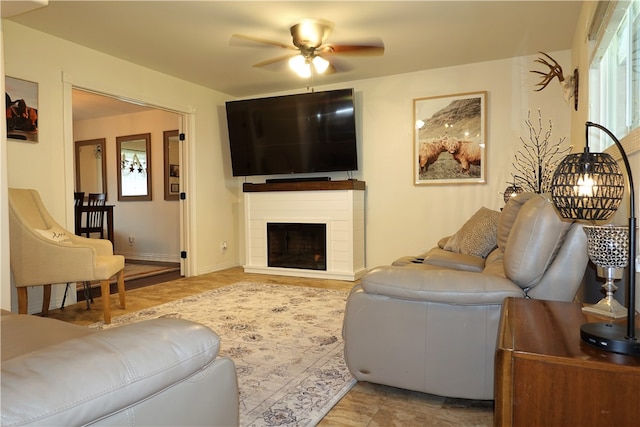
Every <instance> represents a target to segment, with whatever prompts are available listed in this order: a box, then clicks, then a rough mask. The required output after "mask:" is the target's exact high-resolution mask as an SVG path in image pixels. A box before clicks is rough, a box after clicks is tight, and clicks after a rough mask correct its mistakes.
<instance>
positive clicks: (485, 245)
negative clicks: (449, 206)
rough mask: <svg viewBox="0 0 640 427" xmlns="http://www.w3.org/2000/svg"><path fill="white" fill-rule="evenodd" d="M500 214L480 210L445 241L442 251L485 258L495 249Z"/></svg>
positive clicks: (485, 209) (488, 210)
mask: <svg viewBox="0 0 640 427" xmlns="http://www.w3.org/2000/svg"><path fill="white" fill-rule="evenodd" d="M499 217H500V212H498V211H494V210H491V209H487V208H485V207H482V208H480V209H479V210H478V211H477V212H476V213H475V214H473V216H472V217H471V218H469V219H468V220H467V222H465V223H464V225H463V226H462V227H461V228H460V229H459V230H458V231H457V232H456V234H454V235H453V236H451V238H450V239H449V240H448V241H447V244H446V245H445V246H444V249H445V250H447V251H451V252H459V253H462V254H467V255H474V256H478V257H481V258H485V257H486V256H487V255H488V254H489V252H491V250H492V249H493V248H495V247H496V233H497V228H498V219H499Z"/></svg>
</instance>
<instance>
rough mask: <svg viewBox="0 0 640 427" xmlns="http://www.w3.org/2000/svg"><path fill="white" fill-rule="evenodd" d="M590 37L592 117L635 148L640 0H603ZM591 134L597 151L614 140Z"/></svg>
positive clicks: (639, 131)
mask: <svg viewBox="0 0 640 427" xmlns="http://www.w3.org/2000/svg"><path fill="white" fill-rule="evenodd" d="M589 38H590V40H591V42H592V48H593V53H592V58H591V66H590V70H589V73H590V74H589V104H590V105H589V117H590V120H591V121H593V122H596V123H598V124H601V125H603V126H605V127H606V128H608V129H609V130H610V131H611V132H613V133H614V135H616V136H617V137H618V139H620V140H621V141H622V142H623V145H624V146H625V151H633V150H635V149H637V147H638V143H639V141H640V0H632V1H618V2H601V3H600V5H599V6H598V8H597V9H596V12H595V15H594V22H593V23H592V27H591V31H590V34H589ZM590 136H591V138H592V139H590V141H592V142H591V144H592V149H593V151H596V150H598V151H603V150H605V149H606V148H608V147H609V146H611V145H612V144H613V141H611V139H610V138H608V137H607V136H606V135H604V134H602V133H593V134H591V135H590ZM598 144H599V146H598ZM627 147H630V150H627ZM612 154H613V153H612Z"/></svg>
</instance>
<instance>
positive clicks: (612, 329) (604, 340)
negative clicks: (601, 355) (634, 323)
mask: <svg viewBox="0 0 640 427" xmlns="http://www.w3.org/2000/svg"><path fill="white" fill-rule="evenodd" d="M639 332H640V331H639V330H638V329H636V332H635V338H632V339H629V338H627V328H626V326H625V325H620V324H615V325H614V324H611V323H585V324H584V325H582V326H581V327H580V338H582V341H584V342H586V343H587V344H589V345H592V346H594V347H597V348H599V349H601V350H605V351H612V352H614V353H620V354H627V355H629V356H640V341H639V340H638V338H637V337H638V333H639Z"/></svg>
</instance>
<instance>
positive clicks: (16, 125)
mask: <svg viewBox="0 0 640 427" xmlns="http://www.w3.org/2000/svg"><path fill="white" fill-rule="evenodd" d="M4 96H5V106H6V114H7V138H10V139H15V140H20V141H25V142H38V83H34V82H29V81H27V80H22V79H17V78H15V77H9V76H7V77H5V93H4Z"/></svg>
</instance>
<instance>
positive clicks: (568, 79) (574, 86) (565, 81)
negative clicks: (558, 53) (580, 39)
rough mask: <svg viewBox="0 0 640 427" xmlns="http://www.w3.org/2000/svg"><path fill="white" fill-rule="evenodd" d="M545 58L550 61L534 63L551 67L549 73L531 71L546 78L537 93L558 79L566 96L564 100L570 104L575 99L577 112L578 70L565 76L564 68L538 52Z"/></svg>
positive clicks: (538, 84)
mask: <svg viewBox="0 0 640 427" xmlns="http://www.w3.org/2000/svg"><path fill="white" fill-rule="evenodd" d="M538 53H540V54H542V55H544V56H546V57H547V58H548V59H549V60H547V59H545V58H542V57H540V58H538V59H535V60H534V61H533V62H538V63H540V64H543V65H546V66H547V67H549V71H548V72H543V71H537V70H531V72H532V73H535V74H540V75H541V76H544V77H543V78H542V81H540V83H537V84H536V86H540V87H539V88H538V89H536V92H540V91H541V90H542V89H544V88H545V87H547V85H548V84H549V83H550V82H551V81H552V80H553V79H554V78H555V77H557V78H558V82H559V83H560V87H561V88H562V93H563V94H564V100H565V101H566V102H567V103H569V102H570V101H571V98H573V106H574V108H575V110H576V111H577V110H578V69H577V68H576V69H575V70H573V75H570V76H565V75H564V74H563V73H562V67H561V66H560V64H558V61H556V60H555V59H553V58H552V57H550V56H549V55H547V54H546V53H544V52H538Z"/></svg>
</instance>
